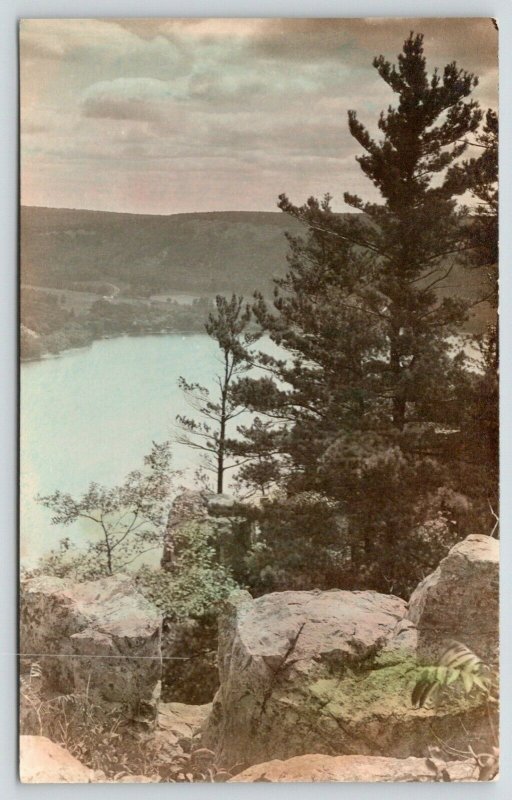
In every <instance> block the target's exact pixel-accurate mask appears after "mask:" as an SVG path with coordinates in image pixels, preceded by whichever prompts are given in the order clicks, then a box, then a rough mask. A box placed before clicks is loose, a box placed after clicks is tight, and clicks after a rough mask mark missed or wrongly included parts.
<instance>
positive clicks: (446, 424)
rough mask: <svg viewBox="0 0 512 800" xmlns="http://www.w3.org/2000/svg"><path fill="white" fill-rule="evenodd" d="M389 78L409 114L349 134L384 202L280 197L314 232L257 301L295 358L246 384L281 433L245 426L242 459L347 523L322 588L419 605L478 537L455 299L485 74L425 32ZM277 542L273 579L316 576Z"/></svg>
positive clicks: (385, 116)
mask: <svg viewBox="0 0 512 800" xmlns="http://www.w3.org/2000/svg"><path fill="white" fill-rule="evenodd" d="M374 66H375V68H376V69H377V72H378V74H379V75H380V77H381V78H382V79H383V81H384V82H385V83H386V84H387V85H388V86H389V87H390V88H391V89H392V91H393V92H394V93H395V96H396V99H397V102H396V105H395V107H392V106H390V107H389V108H388V109H387V110H386V111H384V112H382V114H381V115H380V118H379V120H378V129H379V133H380V135H381V138H380V139H379V138H374V137H372V136H371V135H370V133H369V132H368V130H367V129H366V128H365V127H364V125H363V124H362V123H361V122H360V121H359V119H358V117H357V115H356V113H355V112H354V111H350V112H349V130H350V133H351V134H352V136H353V137H354V139H355V140H356V141H357V143H358V144H359V145H360V146H361V148H362V149H363V151H364V153H363V154H362V155H360V156H358V157H357V161H358V162H359V164H360V166H361V169H362V171H363V173H364V174H365V175H366V177H367V178H369V180H370V181H371V182H372V183H373V185H374V186H375V187H376V188H377V189H378V191H379V193H380V195H381V201H380V202H363V200H361V199H360V198H359V197H357V196H355V195H353V194H350V193H348V192H346V193H345V194H344V199H345V202H346V203H347V204H348V205H350V206H352V207H353V208H354V209H356V210H358V211H360V212H363V213H362V214H359V215H353V216H351V217H346V216H344V215H339V214H335V213H334V212H333V211H332V208H331V202H330V197H329V196H328V195H327V196H326V197H325V198H324V199H323V200H322V201H319V200H317V199H316V198H309V199H308V200H307V202H306V203H305V204H304V205H302V206H295V205H294V204H292V203H291V201H290V200H289V199H288V198H287V197H286V196H285V195H281V197H280V202H279V207H280V208H281V209H282V210H283V211H284V212H285V213H286V214H288V215H289V217H290V218H291V219H294V220H297V221H299V222H301V223H302V224H303V225H304V226H305V230H306V234H305V235H304V236H298V235H289V236H288V242H289V248H290V251H289V256H288V263H289V271H288V273H287V275H286V276H285V277H284V278H282V279H278V280H276V282H275V283H276V288H275V298H274V303H273V308H271V307H270V306H269V304H268V303H267V301H266V300H265V298H264V297H263V296H262V295H261V294H259V295H257V296H256V302H255V304H254V307H253V312H254V316H255V319H256V320H257V321H258V323H259V324H260V326H261V328H262V330H263V331H265V332H266V333H267V334H268V335H269V336H270V337H271V339H272V340H273V341H274V342H275V343H276V344H277V345H279V346H280V347H281V348H282V349H283V350H284V351H285V352H286V355H287V358H284V357H283V358H277V357H272V356H269V355H267V354H264V353H260V354H259V359H258V364H259V366H260V367H261V368H262V370H263V375H264V377H261V378H255V377H253V376H252V375H251V376H245V377H244V378H243V379H241V380H240V381H239V382H238V384H237V386H236V388H235V394H236V396H237V399H238V401H239V402H240V403H242V404H244V405H245V406H246V407H247V408H249V409H250V410H252V411H254V412H257V413H258V414H260V415H261V416H262V418H263V419H265V418H266V420H268V422H266V423H265V424H266V425H267V428H263V427H262V423H261V422H260V423H258V425H259V427H258V429H257V428H256V423H254V424H253V426H252V428H249V429H247V430H241V432H242V433H243V434H244V439H243V440H242V442H241V444H239V445H238V449H237V452H238V454H239V455H240V456H244V455H245V456H246V457H248V458H250V459H251V463H254V455H255V452H258V451H259V459H260V460H259V462H258V463H257V470H256V471H255V472H254V474H251V472H250V470H248V469H246V474H245V476H244V477H245V479H246V481H247V480H249V481H253V486H254V487H257V488H259V489H260V490H261V486H262V485H263V482H264V481H266V482H270V481H272V482H273V483H274V484H275V483H279V484H280V485H281V487H282V488H283V489H284V492H285V494H286V495H287V496H289V497H293V496H294V495H296V494H299V495H302V493H304V492H306V493H308V492H318V493H319V494H320V495H323V496H325V497H327V498H329V499H330V500H332V501H333V502H335V503H337V504H338V513H339V514H341V515H343V516H344V518H345V520H346V523H347V525H346V527H343V526H338V531H337V532H336V530H335V526H333V524H332V522H329V523H327V524H326V527H325V530H324V534H323V535H324V538H325V540H326V541H329V539H330V538H332V539H333V540H334V541H335V542H336V538H337V546H336V545H334V547H331V544H330V543H329V546H327V545H326V546H325V547H323V546H322V545H321V546H320V549H319V550H318V551H317V554H316V560H315V564H316V563H317V560H319V561H320V563H321V564H323V562H324V559H325V560H326V561H328V559H327V558H326V554H327V553H328V552H329V550H331V549H337V551H338V552H342V553H343V556H342V559H341V562H342V563H341V567H342V568H341V569H340V571H339V572H338V573H337V576H336V575H334V574H333V573H332V571H330V570H328V569H327V570H321V571H322V574H323V575H324V576H325V580H328V578H327V576H328V575H329V576H330V580H333V581H335V583H333V584H332V585H344V586H346V585H347V584H348V585H350V586H354V587H355V588H363V587H364V588H367V587H368V586H371V587H372V588H375V589H380V590H382V591H394V592H397V593H401V594H404V595H406V594H407V593H408V592H409V591H410V589H411V588H412V587H413V586H414V585H415V584H416V583H417V581H418V580H419V579H420V578H422V577H423V576H424V575H425V574H426V573H427V572H428V571H430V569H431V568H432V567H433V566H434V565H435V563H436V562H437V561H438V559H439V558H440V557H442V556H443V555H444V554H445V553H446V551H447V549H448V547H449V546H450V545H451V544H453V543H454V541H456V540H457V539H458V538H461V537H462V536H463V535H464V533H465V532H464V530H463V528H462V527H459V526H458V525H457V524H454V522H452V521H451V520H453V517H452V516H450V514H449V509H446V508H445V507H444V506H443V500H442V497H441V495H442V493H443V492H444V493H445V496H447V495H446V493H449V492H452V493H455V494H462V493H463V491H465V490H466V489H467V490H469V491H470V490H471V484H470V483H469V484H468V482H467V480H466V481H464V480H463V479H461V476H462V473H463V471H464V470H463V468H462V467H461V461H462V459H463V457H464V453H463V452H462V449H463V448H461V445H460V441H459V439H461V438H463V434H461V427H462V425H463V424H464V422H465V415H464V411H463V409H464V399H463V398H464V397H467V396H468V389H470V388H471V387H472V385H473V383H474V381H472V378H471V374H470V372H469V363H468V361H467V359H466V358H465V355H464V353H463V352H462V350H461V348H459V352H456V350H457V348H454V347H453V339H451V338H450V337H451V336H453V335H454V334H457V333H458V332H460V329H461V325H462V324H463V322H464V320H465V318H466V315H467V303H465V302H464V301H463V300H461V299H455V298H454V297H453V296H449V295H448V294H447V293H446V286H447V282H449V279H450V275H451V274H452V272H453V270H454V269H455V268H456V266H457V265H458V264H459V265H460V264H461V263H463V261H464V260H465V259H466V255H467V252H468V251H470V250H471V251H472V249H473V248H472V246H470V245H469V244H468V241H467V235H466V231H465V228H464V220H465V211H464V210H457V207H456V201H455V199H454V198H455V196H456V195H457V194H458V187H457V186H456V185H455V181H454V179H453V171H452V172H450V168H454V166H455V164H456V163H457V162H458V160H459V159H460V157H461V156H462V155H463V153H464V152H465V150H466V147H467V144H466V142H465V141H464V137H465V136H466V135H467V134H472V133H475V132H476V131H477V130H478V126H479V124H480V121H481V117H482V114H481V112H480V110H479V108H478V105H477V103H476V102H475V101H474V100H472V99H471V98H470V95H471V91H472V89H473V87H474V86H475V85H476V83H477V79H476V78H475V77H474V76H473V75H471V74H469V73H467V72H465V71H464V70H460V69H459V68H458V67H457V66H456V64H455V63H451V64H449V65H447V66H446V67H445V68H444V70H443V71H442V72H439V71H438V70H437V69H436V70H434V72H433V73H432V74H431V75H429V74H428V73H427V70H426V62H425V57H424V53H423V37H422V36H421V35H418V36H415V35H414V34H411V35H410V37H409V38H408V39H407V40H406V41H405V43H404V47H403V51H402V53H400V55H399V56H398V62H397V64H396V65H392V64H391V63H389V62H387V61H386V60H385V59H384V58H383V57H382V56H380V57H379V58H376V59H375V61H374ZM414 430H417V431H418V430H419V434H415V433H414ZM270 434H271V435H270ZM457 436H458V437H459V439H457ZM272 438H273V439H274V441H273V443H272ZM457 459H460V461H459V462H458V461H457ZM454 464H455V465H454ZM466 478H467V475H466ZM258 483H259V486H258ZM468 502H469V504H471V503H470V501H468ZM488 516H489V515H488V513H487V517H485V516H484V517H483V519H484V520H485V519H487V520H488ZM456 522H458V521H457V520H456ZM270 531H271V528H270V526H269V528H268V533H267V534H266V535H265V536H264V547H265V548H267V549H268V548H270V552H272V553H273V554H274V555H275V559H276V560H275V561H274V563H273V564H272V565H271V568H272V569H274V570H275V571H276V570H277V571H279V569H281V568H282V569H284V570H285V571H286V572H288V571H289V569H290V565H291V564H292V562H293V560H294V559H295V560H296V562H297V570H298V572H297V573H296V575H297V578H298V576H299V574H300V573H302V572H304V571H305V570H307V569H311V560H307V559H308V554H310V553H311V548H310V547H309V545H308V539H309V532H308V530H307V529H305V530H303V531H299V530H297V529H295V528H294V529H293V533H292V532H291V531H290V529H289V526H287V522H286V520H279V521H276V527H275V528H274V529H273V530H272V532H270ZM274 540H275V541H274ZM281 540H283V541H284V540H287V541H288V543H289V544H288V553H287V555H286V556H284V554H283V549H282V546H281ZM261 557H262V552H259V553H258V559H259V560H261ZM281 557H283V558H284V559H285V561H284V562H281V560H280V559H281ZM301 559H305V560H303V561H302V564H303V566H299V563H300V562H301ZM306 565H307V566H306ZM269 566H270V565H269Z"/></svg>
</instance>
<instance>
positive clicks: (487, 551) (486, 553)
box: [407, 535, 499, 664]
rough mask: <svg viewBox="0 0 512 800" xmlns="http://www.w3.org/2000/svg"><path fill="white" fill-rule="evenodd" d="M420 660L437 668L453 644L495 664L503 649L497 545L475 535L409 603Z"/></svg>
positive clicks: (461, 544) (454, 550)
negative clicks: (500, 634) (454, 641)
mask: <svg viewBox="0 0 512 800" xmlns="http://www.w3.org/2000/svg"><path fill="white" fill-rule="evenodd" d="M407 616H408V618H409V619H410V620H411V622H413V623H414V625H415V626H416V627H417V630H418V653H417V655H418V659H419V660H420V661H421V662H423V663H429V664H435V663H437V660H438V658H439V655H440V654H441V653H442V651H443V650H444V649H445V647H446V644H447V643H448V642H449V641H450V640H453V639H454V640H456V641H459V642H462V643H463V644H465V645H466V646H467V647H469V648H470V649H471V650H473V651H474V652H475V653H476V654H477V655H479V656H480V657H481V658H482V659H483V660H484V661H486V662H487V663H490V664H496V663H497V661H498V649H499V543H498V541H497V540H496V539H492V538H491V537H490V536H481V535H473V536H468V537H467V539H464V541H462V542H459V543H458V544H456V545H455V547H452V549H451V550H450V552H449V553H448V555H447V556H446V558H444V559H443V560H442V561H441V563H440V564H439V566H438V567H437V569H436V570H435V571H434V572H433V573H432V574H431V575H428V576H427V577H426V578H425V580H423V581H422V582H421V583H420V584H419V586H418V587H417V589H416V590H415V591H414V592H413V594H412V596H411V599H410V601H409V611H408V614H407Z"/></svg>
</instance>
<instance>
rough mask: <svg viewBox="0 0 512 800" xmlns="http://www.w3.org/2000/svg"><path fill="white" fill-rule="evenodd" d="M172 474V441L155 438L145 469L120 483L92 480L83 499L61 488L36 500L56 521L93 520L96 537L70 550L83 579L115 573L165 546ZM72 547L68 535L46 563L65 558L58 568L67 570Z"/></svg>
mask: <svg viewBox="0 0 512 800" xmlns="http://www.w3.org/2000/svg"><path fill="white" fill-rule="evenodd" d="M173 476H174V473H173V472H172V470H171V450H170V445H169V442H163V443H162V444H157V443H156V442H153V447H152V449H151V452H150V453H149V454H148V455H147V456H145V457H144V469H142V470H134V471H133V472H130V473H129V474H128V475H127V476H126V478H125V480H124V481H123V483H122V484H121V485H119V486H115V487H113V488H108V487H105V486H100V485H99V484H97V483H94V482H93V483H91V484H90V485H89V488H88V490H87V491H86V492H85V493H84V494H83V495H82V496H81V497H80V498H78V499H75V498H73V497H72V496H71V495H70V494H68V493H66V492H61V491H60V490H57V491H55V492H54V493H53V494H51V495H46V496H38V498H37V499H38V502H40V503H41V504H42V505H43V506H45V507H46V508H49V509H50V510H51V511H52V512H53V516H52V523H53V524H61V525H72V524H73V523H76V522H77V521H78V520H84V521H86V522H88V523H92V526H93V530H94V534H93V535H94V536H95V538H93V539H91V540H90V541H89V542H88V545H87V550H86V552H85V554H76V553H73V552H72V553H71V554H70V555H71V561H72V562H73V567H72V569H73V570H75V571H76V572H77V573H78V574H80V573H81V574H83V575H84V579H87V578H89V577H91V574H97V573H99V574H108V575H112V574H113V573H114V572H119V571H120V570H123V569H126V568H127V567H128V566H130V565H131V564H133V563H134V562H135V561H136V560H137V559H139V558H140V557H141V556H143V555H144V554H146V553H148V552H150V551H152V550H155V549H157V548H159V547H161V546H162V545H163V535H164V529H165V524H166V521H167V516H168V513H169V507H170V501H171V489H172V479H173ZM68 549H69V544H68V540H65V541H64V543H63V544H62V545H61V550H60V553H54V554H52V555H51V556H50V560H49V562H47V566H48V567H49V566H50V565H51V564H52V563H54V562H60V563H61V566H60V567H59V568H60V569H62V570H65V569H66V565H65V561H66V551H67V550H68ZM55 566H56V567H57V563H55Z"/></svg>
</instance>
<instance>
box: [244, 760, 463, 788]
mask: <svg viewBox="0 0 512 800" xmlns="http://www.w3.org/2000/svg"><path fill="white" fill-rule="evenodd" d="M443 770H444V772H443ZM435 780H446V781H448V780H450V781H474V780H476V769H475V762H474V761H449V762H447V763H445V764H443V765H442V770H440V771H438V770H437V769H436V768H435V766H434V764H433V762H432V761H429V760H427V759H425V758H414V757H410V758H403V759H401V758H379V757H372V756H327V755H321V754H315V755H304V756H296V757H295V758H290V759H288V760H287V761H278V760H274V761H268V762H267V763H265V764H257V765H255V766H253V767H249V769H247V770H244V772H241V773H240V774H239V775H237V776H236V777H234V778H232V779H231V780H230V781H229V783H257V782H259V781H263V782H265V783H322V782H323V783H327V782H331V781H341V782H348V783H352V782H366V783H370V782H377V781H378V782H380V783H392V782H394V783H408V782H412V781H420V782H430V781H435Z"/></svg>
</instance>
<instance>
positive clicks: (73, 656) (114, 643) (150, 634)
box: [20, 575, 162, 722]
mask: <svg viewBox="0 0 512 800" xmlns="http://www.w3.org/2000/svg"><path fill="white" fill-rule="evenodd" d="M20 621H21V637H20V638H21V656H22V659H26V660H27V661H30V662H38V663H39V664H41V666H42V667H43V670H42V672H43V675H44V677H45V680H46V681H47V683H48V684H49V686H48V688H51V689H52V690H54V691H57V692H60V693H62V694H70V693H74V692H79V693H84V692H88V694H89V696H90V697H91V698H95V699H97V700H100V701H106V702H109V703H121V704H123V705H124V706H125V707H126V708H127V709H128V710H129V712H130V714H131V716H132V718H133V719H135V720H138V721H141V722H151V721H154V719H155V718H156V713H157V703H158V698H159V693H160V678H161V670H162V664H161V627H162V625H161V618H160V615H159V613H158V611H157V610H156V609H155V608H154V606H153V605H152V604H151V603H149V602H148V601H147V600H146V599H145V598H144V597H143V596H142V595H141V594H139V592H138V591H137V589H136V588H135V586H134V583H133V581H132V579H131V578H130V577H129V576H118V575H114V576H112V577H109V578H102V579H101V580H97V581H88V582H86V583H78V584H76V583H73V582H71V581H69V580H65V579H62V578H53V577H52V578H50V577H38V578H33V579H31V580H29V581H27V582H26V583H25V584H24V586H23V590H22V592H21V609H20Z"/></svg>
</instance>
